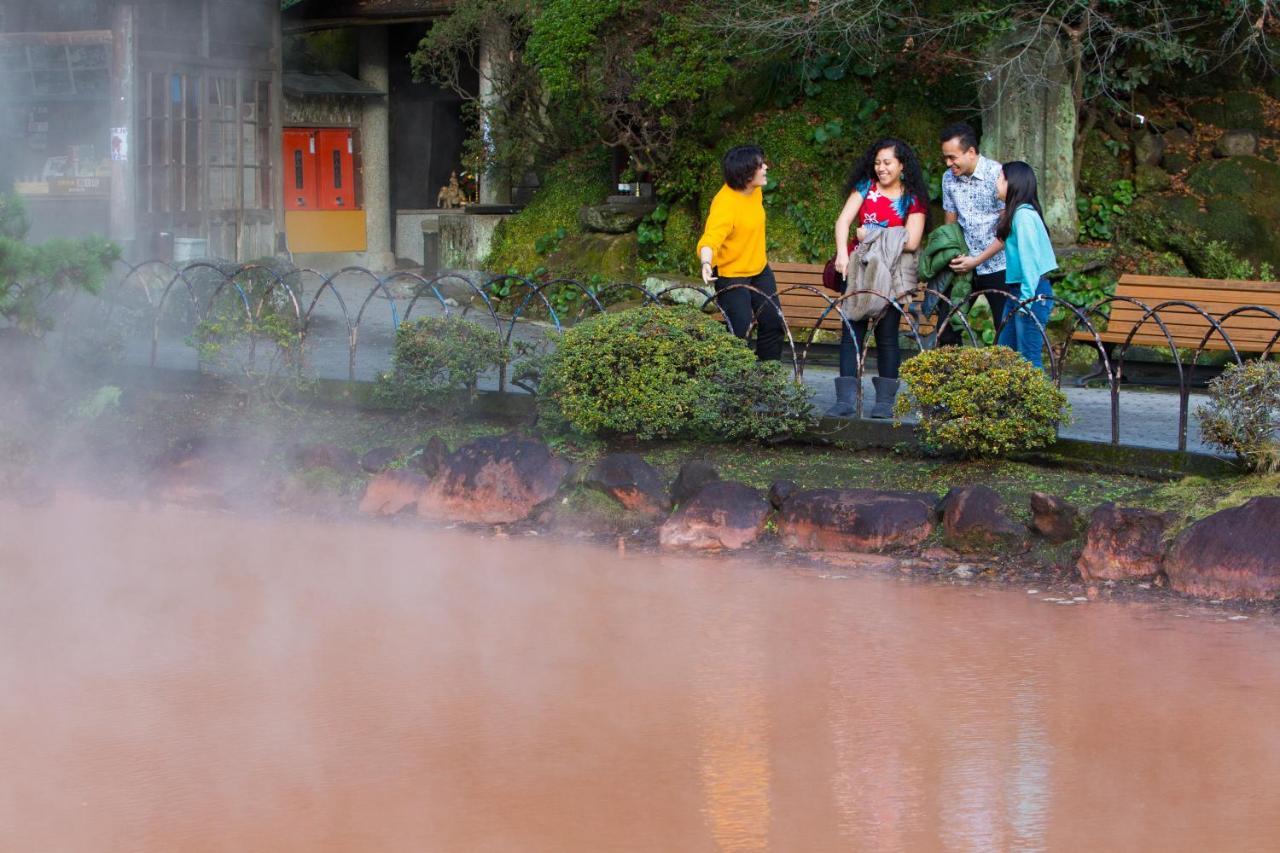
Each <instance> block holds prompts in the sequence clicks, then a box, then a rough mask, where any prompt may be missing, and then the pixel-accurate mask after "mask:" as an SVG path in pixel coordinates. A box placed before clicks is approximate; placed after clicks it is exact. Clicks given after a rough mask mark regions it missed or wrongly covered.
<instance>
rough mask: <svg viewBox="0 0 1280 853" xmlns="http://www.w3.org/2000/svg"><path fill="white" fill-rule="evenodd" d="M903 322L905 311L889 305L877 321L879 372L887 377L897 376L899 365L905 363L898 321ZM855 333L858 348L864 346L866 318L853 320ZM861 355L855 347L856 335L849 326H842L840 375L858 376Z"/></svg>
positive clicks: (852, 324)
mask: <svg viewBox="0 0 1280 853" xmlns="http://www.w3.org/2000/svg"><path fill="white" fill-rule="evenodd" d="M901 322H902V313H901V312H900V311H898V309H896V308H890V309H889V310H888V311H885V312H884V314H882V315H880V319H879V320H877V321H876V330H875V331H876V372H877V373H879V374H880V375H881V376H882V377H884V378H885V379H897V378H898V365H900V364H901V363H902V352H901V350H900V349H899V348H898V324H899V323H901ZM849 325H850V326H853V334H854V335H856V336H857V347H858V349H862V342H863V341H864V340H866V337H867V318H866V317H863V318H862V319H861V320H851V321H850V322H849ZM857 371H858V356H857V354H856V351H855V350H854V338H853V337H852V336H850V334H849V329H848V327H847V326H844V325H843V324H842V325H841V326H840V375H841V376H856V375H857Z"/></svg>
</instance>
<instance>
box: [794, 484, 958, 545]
mask: <svg viewBox="0 0 1280 853" xmlns="http://www.w3.org/2000/svg"><path fill="white" fill-rule="evenodd" d="M935 503H937V499H936V498H935V497H934V496H933V495H929V494H924V493H922V492H882V491H878V490H876V489H813V490H809V491H804V492H797V493H795V494H793V495H791V496H790V497H789V498H788V499H787V501H786V503H785V504H784V505H783V509H782V512H780V513H779V514H778V534H779V536H780V537H781V539H782V542H783V544H784V545H786V546H787V547H789V548H804V549H808V550H814V551H883V550H885V549H889V548H898V547H905V546H908V545H915V544H918V543H919V542H921V541H923V540H924V539H925V538H926V537H927V536H928V535H929V534H930V533H931V532H933V527H934V514H933V507H934V504H935Z"/></svg>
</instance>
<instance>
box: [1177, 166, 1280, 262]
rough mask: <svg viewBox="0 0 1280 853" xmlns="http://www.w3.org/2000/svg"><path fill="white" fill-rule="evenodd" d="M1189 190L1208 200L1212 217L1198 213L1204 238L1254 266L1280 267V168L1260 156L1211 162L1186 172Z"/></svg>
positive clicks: (1207, 207)
mask: <svg viewBox="0 0 1280 853" xmlns="http://www.w3.org/2000/svg"><path fill="white" fill-rule="evenodd" d="M1187 185H1188V186H1189V187H1190V188H1191V189H1193V190H1195V191H1196V192H1197V193H1199V194H1200V195H1202V196H1203V197H1204V200H1205V207H1206V209H1207V211H1208V215H1207V216H1206V215H1205V214H1204V213H1201V212H1198V211H1197V215H1196V219H1195V222H1196V224H1197V225H1198V226H1199V227H1200V228H1201V229H1202V230H1203V232H1204V234H1205V236H1207V237H1208V238H1209V239H1210V240H1220V241H1222V242H1224V243H1226V244H1227V245H1229V246H1230V247H1231V248H1232V249H1233V250H1234V251H1235V252H1236V253H1237V254H1238V255H1240V256H1241V257H1243V258H1247V259H1249V260H1250V261H1253V262H1254V263H1261V262H1263V261H1266V262H1267V263H1270V264H1271V265H1272V266H1280V229H1277V228H1275V227H1273V224H1274V223H1275V222H1280V164H1276V163H1273V162H1271V161H1270V160H1265V159H1263V158H1261V157H1226V158H1224V159H1220V160H1206V161H1203V162H1201V163H1197V164H1196V165H1195V166H1192V167H1191V168H1190V169H1189V170H1188V171H1187ZM1187 260H1188V266H1190V267H1191V268H1192V271H1193V272H1197V273H1202V271H1201V270H1197V269H1196V268H1195V266H1194V265H1193V264H1192V262H1191V259H1190V258H1188V259H1187Z"/></svg>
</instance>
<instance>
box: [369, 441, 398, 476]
mask: <svg viewBox="0 0 1280 853" xmlns="http://www.w3.org/2000/svg"><path fill="white" fill-rule="evenodd" d="M399 458H400V451H399V450H396V449H395V448H394V447H375V448H373V449H372V450H370V451H368V452H367V453H365V454H364V455H363V456H361V457H360V467H361V469H363V470H364V471H366V472H367V473H369V474H376V473H378V472H379V471H381V470H382V469H384V468H386V467H387V466H388V465H390V464H391V463H392V462H395V461H396V460H397V459H399Z"/></svg>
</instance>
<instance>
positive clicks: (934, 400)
mask: <svg viewBox="0 0 1280 853" xmlns="http://www.w3.org/2000/svg"><path fill="white" fill-rule="evenodd" d="M902 379H903V380H904V381H905V382H906V385H907V390H908V392H909V393H908V394H906V395H904V396H901V397H899V398H898V402H897V404H896V407H895V411H896V414H897V415H898V416H899V417H901V416H903V415H907V414H910V412H911V409H912V405H913V403H914V405H915V406H918V407H919V412H920V424H919V431H920V437H921V441H922V442H923V444H924V445H925V447H927V448H930V449H933V450H938V451H944V452H950V453H955V454H957V455H960V456H963V457H967V458H974V457H980V456H1003V455H1005V454H1008V453H1014V452H1018V451H1025V450H1037V449H1039V448H1043V447H1048V446H1049V445H1051V444H1053V442H1054V441H1055V440H1056V439H1057V432H1056V428H1057V425H1058V424H1059V423H1060V422H1063V421H1066V420H1067V419H1068V418H1069V415H1070V411H1071V408H1070V405H1069V404H1068V403H1067V397H1066V395H1065V394H1063V393H1062V392H1061V391H1059V390H1058V389H1057V388H1056V387H1055V386H1054V384H1053V383H1052V382H1051V381H1049V379H1048V377H1046V376H1045V375H1044V373H1043V372H1041V371H1040V370H1038V369H1037V368H1036V367H1035V366H1033V365H1032V364H1031V362H1029V361H1027V360H1026V359H1025V358H1023V357H1022V356H1021V355H1019V354H1018V353H1016V352H1014V351H1013V350H1011V349H1009V348H1008V347H1002V346H994V347H980V348H977V347H942V348H941V349H936V350H929V351H926V352H922V353H920V354H919V355H917V356H916V357H915V358H912V359H910V360H908V361H907V362H906V363H905V364H903V365H902Z"/></svg>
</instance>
